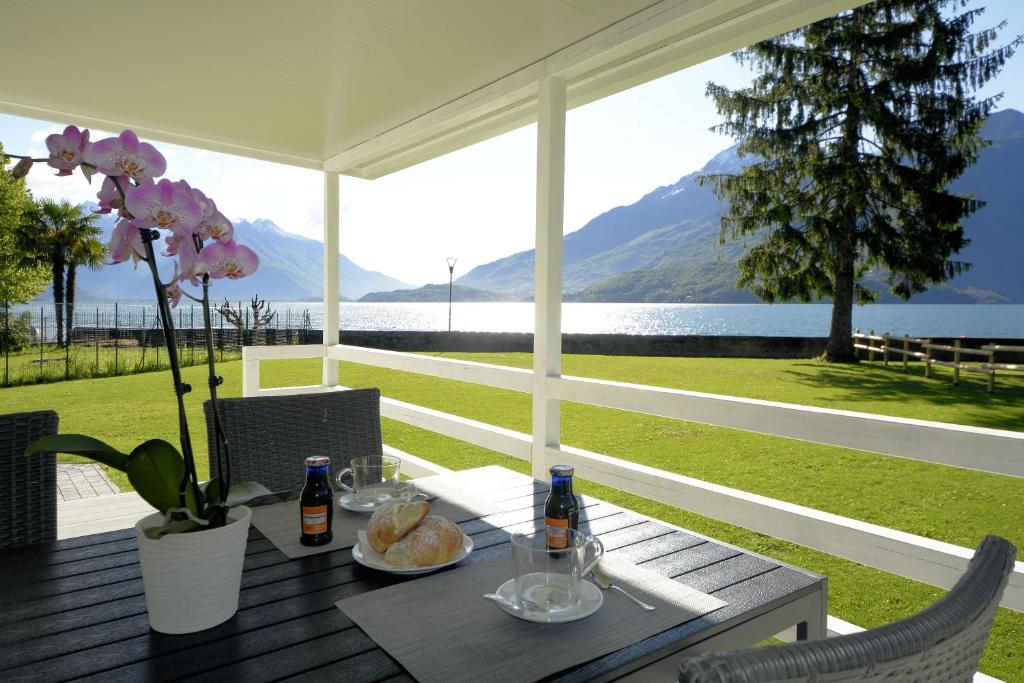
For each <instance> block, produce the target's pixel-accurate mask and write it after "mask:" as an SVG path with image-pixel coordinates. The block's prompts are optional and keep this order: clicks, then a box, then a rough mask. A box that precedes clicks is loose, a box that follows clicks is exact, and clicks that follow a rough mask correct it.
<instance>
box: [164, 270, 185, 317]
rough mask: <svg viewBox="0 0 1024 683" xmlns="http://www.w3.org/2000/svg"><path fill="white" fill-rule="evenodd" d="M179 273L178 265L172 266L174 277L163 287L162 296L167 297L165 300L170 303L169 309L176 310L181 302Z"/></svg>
mask: <svg viewBox="0 0 1024 683" xmlns="http://www.w3.org/2000/svg"><path fill="white" fill-rule="evenodd" d="M180 274H181V273H180V272H179V271H178V264H177V263H175V264H174V277H173V278H172V279H171V281H170V282H168V283H167V284H166V285H164V294H166V295H167V300H168V301H169V302H171V308H177V307H178V303H179V302H181V281H180V280H179V276H180Z"/></svg>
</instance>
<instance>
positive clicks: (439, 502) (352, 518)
mask: <svg viewBox="0 0 1024 683" xmlns="http://www.w3.org/2000/svg"><path fill="white" fill-rule="evenodd" d="M457 481H458V478H457V475H438V476H435V477H424V478H423V479H414V480H413V483H415V484H416V487H417V488H418V489H419V490H420V491H422V492H423V493H426V494H428V495H431V496H437V497H436V498H435V499H434V500H432V501H430V514H432V515H440V516H441V517H446V518H448V519H450V520H451V521H453V522H464V521H466V520H468V519H476V518H477V517H486V516H487V515H493V514H495V513H497V512H500V511H501V508H499V507H498V506H497V505H495V504H494V503H491V502H489V501H486V500H483V499H480V498H476V497H474V496H472V495H469V494H467V493H465V492H463V491H460V490H458V489H457V488H456V484H455V482H457ZM369 521H370V515H369V514H368V513H358V512H350V511H348V510H345V509H343V508H341V507H339V506H338V504H337V497H335V505H334V522H333V524H332V525H331V531H333V532H334V538H332V539H331V542H330V543H327V544H324V545H318V546H305V545H302V543H300V542H299V538H300V537H301V536H302V531H301V528H300V524H299V501H297V500H292V501H288V502H285V503H275V504H273V505H261V506H258V507H254V508H253V509H252V525H253V526H254V527H256V528H257V529H259V531H260V533H261V534H263V535H264V536H266V537H267V539H269V540H270V542H271V543H273V544H274V545H275V546H277V548H278V549H279V550H280V551H281V552H283V553H284V554H285V555H287V556H288V557H289V558H291V559H296V558H299V557H306V556H307V555H317V554H319V553H326V552H330V551H332V550H343V549H345V548H351V547H352V546H354V545H355V544H356V543H357V542H358V540H359V538H358V536H357V534H358V532H359V531H361V530H363V529H365V528H366V525H367V523H368V522H369Z"/></svg>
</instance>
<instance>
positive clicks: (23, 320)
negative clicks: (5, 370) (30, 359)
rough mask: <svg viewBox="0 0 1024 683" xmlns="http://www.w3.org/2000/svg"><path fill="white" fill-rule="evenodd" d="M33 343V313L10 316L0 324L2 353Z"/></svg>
mask: <svg viewBox="0 0 1024 683" xmlns="http://www.w3.org/2000/svg"><path fill="white" fill-rule="evenodd" d="M31 343H32V314H31V313H28V312H25V313H20V314H18V315H17V316H10V315H9V316H8V317H7V321H6V324H3V325H0V353H6V352H12V353H14V352H17V351H21V350H22V349H24V348H25V347H27V346H29V345H30V344H31Z"/></svg>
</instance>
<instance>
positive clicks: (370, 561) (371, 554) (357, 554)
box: [352, 531, 473, 576]
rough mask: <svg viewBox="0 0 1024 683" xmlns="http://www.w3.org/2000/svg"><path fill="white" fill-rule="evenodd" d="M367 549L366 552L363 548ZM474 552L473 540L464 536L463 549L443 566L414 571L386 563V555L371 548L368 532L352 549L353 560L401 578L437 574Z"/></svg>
mask: <svg viewBox="0 0 1024 683" xmlns="http://www.w3.org/2000/svg"><path fill="white" fill-rule="evenodd" d="M364 547H365V548H366V550H365V551H364V550H363V548H364ZM471 552H473V539H472V538H470V537H469V536H467V535H465V534H463V535H462V547H461V548H459V551H458V552H457V553H455V557H453V558H452V559H451V560H449V561H448V562H443V563H441V564H435V565H431V566H429V567H416V568H413V569H405V568H401V567H396V566H394V565H391V564H388V563H387V562H385V561H384V553H379V552H377V551H376V550H374V549H373V548H372V547H370V544H369V542H368V541H367V540H366V532H365V531H360V532H359V542H358V543H356V544H355V546H354V547H353V548H352V559H353V560H355V561H356V562H358V563H359V564H361V565H363V566H364V567H369V568H370V569H376V570H378V571H382V572H387V573H388V574H398V575H399V576H415V575H417V574H429V573H430V572H436V571H437V570H438V569H442V568H444V567H448V566H451V565H453V564H455V563H456V562H461V561H462V560H464V559H466V556H467V555H469V554H470V553H471Z"/></svg>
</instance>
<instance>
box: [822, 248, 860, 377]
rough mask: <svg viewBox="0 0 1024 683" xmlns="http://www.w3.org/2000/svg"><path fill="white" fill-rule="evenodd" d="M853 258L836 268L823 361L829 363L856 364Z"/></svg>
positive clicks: (847, 258)
mask: <svg viewBox="0 0 1024 683" xmlns="http://www.w3.org/2000/svg"><path fill="white" fill-rule="evenodd" d="M853 270H854V263H853V257H852V256H849V257H846V258H845V259H844V262H843V263H840V264H839V265H838V266H837V267H836V274H835V281H834V283H833V285H834V286H833V292H834V293H833V296H832V325H831V327H830V328H829V332H828V345H827V346H826V347H825V360H826V361H828V362H829V363H856V362H857V356H855V355H854V353H853V284H854V283H853V279H854V278H853Z"/></svg>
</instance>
